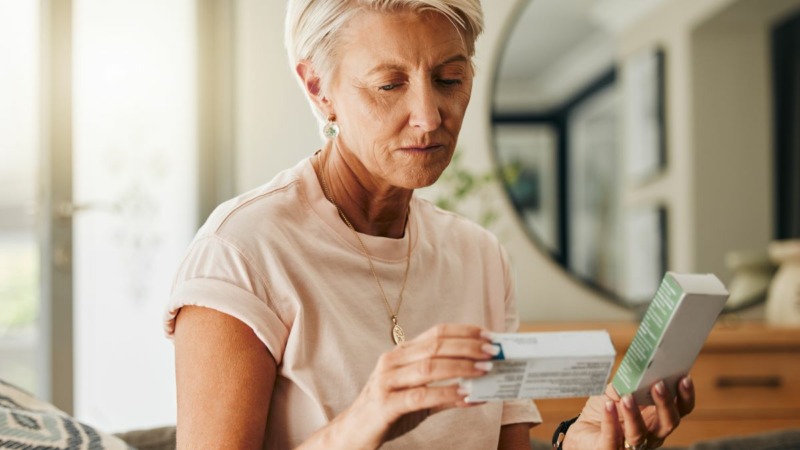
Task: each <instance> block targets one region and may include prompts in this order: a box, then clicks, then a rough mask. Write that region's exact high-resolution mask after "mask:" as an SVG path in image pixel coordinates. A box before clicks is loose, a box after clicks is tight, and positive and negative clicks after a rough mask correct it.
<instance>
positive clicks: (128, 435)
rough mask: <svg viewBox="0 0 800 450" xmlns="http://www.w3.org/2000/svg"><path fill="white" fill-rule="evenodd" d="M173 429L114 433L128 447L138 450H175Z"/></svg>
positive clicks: (162, 428)
mask: <svg viewBox="0 0 800 450" xmlns="http://www.w3.org/2000/svg"><path fill="white" fill-rule="evenodd" d="M175 431H176V430H175V427H170V426H167V427H158V428H148V429H144V430H133V431H126V432H124V433H116V434H114V436H117V437H119V438H120V439H122V440H123V441H125V442H127V443H128V445H132V446H134V447H136V448H138V449H139V450H175Z"/></svg>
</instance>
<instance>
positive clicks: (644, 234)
mask: <svg viewBox="0 0 800 450" xmlns="http://www.w3.org/2000/svg"><path fill="white" fill-rule="evenodd" d="M608 3H609V2H599V1H597V0H533V1H528V2H524V4H523V5H521V6H520V9H519V12H518V14H515V15H514V21H515V23H514V24H512V25H511V28H510V32H509V33H508V38H507V42H506V45H505V48H504V49H503V54H502V55H501V58H500V60H499V61H500V63H499V66H498V67H497V69H496V74H495V90H494V97H493V103H492V112H491V118H492V125H493V133H494V143H495V147H494V148H495V152H494V157H495V162H496V163H497V165H498V167H499V168H500V170H499V171H500V173H501V174H502V178H503V181H504V184H505V188H506V191H507V193H508V196H509V199H510V201H511V202H512V203H513V206H514V208H515V210H516V211H517V213H518V214H517V216H518V219H519V222H520V224H521V225H522V227H523V228H524V229H525V230H526V232H527V233H528V235H529V236H530V238H531V239H532V240H533V241H534V242H535V244H536V245H537V246H538V248H539V249H540V250H541V251H542V252H543V253H545V254H547V255H549V256H550V257H552V258H553V259H555V260H556V261H558V262H559V263H560V264H561V265H562V266H563V267H564V268H565V269H566V271H567V272H568V273H569V274H570V275H571V276H572V277H574V278H575V279H577V280H579V281H580V282H583V283H586V284H588V285H590V286H592V287H593V288H595V289H597V290H599V291H601V292H602V293H604V294H605V295H604V297H606V298H608V299H610V300H612V301H615V302H617V303H621V304H624V305H626V306H630V307H634V308H641V307H643V306H645V305H646V304H647V303H648V302H649V300H651V299H652V296H653V294H654V293H655V291H656V290H657V288H658V285H659V283H660V281H661V279H662V277H663V275H664V272H665V271H667V270H677V271H693V272H712V273H715V274H717V276H719V277H720V278H721V279H722V280H723V282H725V283H726V284H727V285H728V286H729V287H731V286H732V284H735V283H733V282H734V281H735V280H734V278H735V276H734V272H735V271H737V270H739V269H740V268H743V267H745V266H747V267H746V268H748V270H751V269H752V270H751V273H756V272H757V273H758V277H759V280H760V281H759V282H758V283H756V284H757V285H758V286H756V284H753V283H750V284H748V288H747V289H749V291H748V292H747V294H742V295H741V296H739V293H738V291H737V293H736V296H737V297H736V299H735V301H736V302H739V303H738V304H737V305H734V304H733V303H734V296H735V295H734V294H735V293H734V292H733V291H732V292H731V301H729V303H728V304H729V306H734V307H742V306H745V305H749V304H752V303H754V302H757V301H759V300H762V299H763V297H764V294H765V292H766V284H768V282H769V278H770V276H771V273H772V271H773V270H774V267H772V266H771V264H770V263H769V261H768V260H767V259H766V247H767V244H768V242H769V241H770V240H771V239H772V238H773V237H774V236H773V229H774V222H773V221H774V220H776V219H775V217H777V216H776V215H775V214H774V212H773V211H771V209H770V207H769V206H765V205H771V204H772V199H773V183H775V180H774V177H773V175H772V173H771V167H772V164H773V162H772V161H773V156H772V154H773V153H772V148H771V146H770V134H769V133H770V127H771V124H770V123H769V122H768V121H767V120H762V119H763V117H768V116H769V114H768V111H764V106H763V105H765V104H766V105H769V102H770V101H771V100H772V98H771V95H772V93H771V91H770V85H769V77H770V76H771V75H770V72H771V70H772V67H770V65H769V64H768V63H766V62H765V64H764V65H763V67H761V66H754V65H753V64H745V65H744V66H742V67H748V68H752V67H757V69H753V70H750V71H748V70H742V71H741V72H740V73H739V72H737V73H736V74H733V75H732V74H731V70H730V67H732V66H731V64H734V63H736V64H739V61H740V60H741V59H742V58H748V57H750V56H752V59H746V60H750V61H752V60H761V59H759V58H763V60H764V61H769V58H768V55H766V53H764V54H761V53H759V54H755V53H753V54H752V55H749V56H742V55H741V54H737V52H739V51H740V50H741V45H739V44H736V42H734V40H727V41H726V40H725V39H721V38H720V36H730V35H732V34H730V31H731V30H734V29H735V30H736V31H737V33H738V32H739V28H731V27H741V26H742V25H741V20H742V17H753V19H748V20H753V21H755V20H758V21H760V22H758V24H757V25H758V27H750V28H742V30H744V31H742V32H741V33H740V34H739V35H738V38H739V39H742V40H743V41H744V40H745V39H750V38H752V39H753V42H756V43H757V42H764V43H768V41H766V39H768V34H767V31H763V30H769V29H770V28H769V27H770V26H771V24H772V23H774V21H775V16H774V14H773V15H772V16H769V14H772V13H769V12H768V11H766V9H765V12H764V14H761V15H760V16H758V18H756V16H757V15H752V14H751V15H750V16H745V15H742V14H737V11H738V10H737V8H739V6H742V5H744V4H745V3H746V2H744V1H739V2H737V1H733V2H731V6H730V7H729V8H728V9H729V10H730V11H727V12H726V11H723V12H722V13H719V14H718V15H716V16H714V14H717V13H718V12H717V11H715V12H713V14H712V13H709V16H708V17H703V18H701V19H702V20H698V21H697V23H699V25H696V26H694V28H690V27H688V26H687V27H685V28H686V29H687V30H689V31H687V33H688V40H689V41H690V45H691V48H692V52H690V54H688V55H686V54H685V52H684V53H681V54H679V55H678V56H679V57H681V58H683V60H677V57H678V56H675V55H676V53H675V52H673V53H672V54H670V50H672V49H673V48H671V47H670V45H674V44H671V43H670V42H669V39H668V38H669V36H667V38H665V39H659V38H658V37H656V38H651V39H650V40H651V41H652V42H649V43H648V44H654V43H655V44H654V45H643V44H642V42H638V41H636V39H637V38H638V37H639V36H643V35H647V34H648V33H647V32H642V28H643V27H642V26H641V24H638V23H637V24H635V25H636V26H638V29H639V33H638V34H636V33H629V35H625V33H620V32H619V29H616V30H615V32H614V33H611V32H609V31H608V29H607V28H606V26H607V25H609V20H608V14H605V15H604V11H603V10H601V7H602V5H606V6H607V4H608ZM611 3H614V2H611ZM616 3H617V4H619V3H625V2H616ZM633 3H637V2H627V3H626V4H633ZM644 3H648V2H644ZM649 3H658V2H649ZM673 3H676V2H673ZM739 3H741V4H742V5H739ZM637 4H638V3H637ZM660 4H661V5H667V4H669V2H666V1H665V2H661V3H660ZM737 5H738V6H737ZM744 6H746V5H744ZM744 6H742V8H744ZM742 8H739V9H742ZM748 11H749V10H748ZM737 18H738V19H737ZM637 20H638V19H637ZM649 20H650V21H651V22H653V23H655V24H657V25H658V26H657V27H656V28H658V27H659V26H660V28H664V29H675V28H678V27H679V26H678V25H676V26H666V25H664V24H663V23H661V22H657V21H658V20H661V19H660V18H659V17H655V18H653V17H651V18H650V19H649ZM664 20H671V19H664ZM736 20H739V22H736ZM654 21H656V22H654ZM754 23H755V22H754ZM603 24H605V25H603ZM763 25H767V26H763ZM680 26H682V25H680ZM748 26H749V25H748ZM645 27H646V26H645ZM759 27H761V28H759ZM751 30H754V31H751ZM759 30H761V31H759ZM723 33H728V34H723ZM742 33H743V34H742ZM747 33H752V35H748V34H747ZM757 33H761V34H757ZM650 34H651V35H656V36H657V32H653V33H650ZM759 40H760V41H759ZM661 44H663V45H661ZM633 48H636V50H635V51H634V50H632V49H633ZM768 49H769V46H768V45H761V44H759V45H754V46H753V49H752V52H768V51H769V50H768ZM670 58H673V59H670ZM692 58H695V59H692ZM668 64H675V65H676V66H674V67H677V69H676V70H678V71H681V72H680V73H682V74H688V75H686V78H687V79H688V82H687V83H685V84H686V86H688V87H684V86H683V85H681V86H679V87H678V88H676V89H675V90H674V91H669V90H668V89H667V84H668V83H667V82H666V81H667V73H668V71H667V68H669V66H668ZM669 73H673V72H669ZM720 78H725V79H727V80H729V81H730V83H728V84H722V83H719V79H720ZM670 87H672V85H671V86H670ZM756 88H757V89H756ZM681 89H683V90H681ZM742 91H747V92H756V94H754V95H753V96H752V98H743V97H742V96H741V95H738V94H737V93H738V92H742ZM676 98H677V99H679V100H681V101H674V100H675V99H676ZM730 99H737V102H739V101H740V100H741V102H740V103H736V102H731V101H729V100H730ZM670 102H673V103H672V105H673V106H672V111H671V115H670V117H677V116H680V117H681V118H683V117H687V116H690V115H691V117H690V118H689V119H687V120H680V121H677V120H676V121H673V123H667V122H669V121H668V120H666V116H667V114H666V112H665V111H666V105H667V104H669V103H670ZM678 104H679V105H678ZM675 105H678V106H675ZM679 108H681V109H679ZM758 108H760V109H758ZM759 114H761V115H760V116H759ZM679 122H680V123H679ZM687 124H688V125H687ZM745 124H746V126H745ZM668 125H669V126H674V127H675V128H674V129H672V130H671V133H667V131H670V128H669V126H668ZM720 130H724V132H721V131H720ZM668 135H669V136H670V137H673V136H680V137H683V136H689V138H688V139H686V140H684V141H683V142H682V145H675V144H674V143H672V142H668V141H669V139H667V136H668ZM753 136H757V137H758V139H760V140H758V141H757V142H756V140H754V139H753ZM762 138H763V139H762ZM668 144H669V145H668ZM668 149H669V151H668ZM733 161H735V162H733ZM668 163H669V164H668ZM686 186H688V187H689V188H688V189H687V188H686ZM738 250H748V252H747V253H746V254H745V253H741V252H739V253H736V252H735V251H738ZM753 250H754V251H753ZM668 256H671V257H672V258H673V259H669V258H668ZM748 283H749V281H748ZM742 296H743V297H742ZM740 297H741V298H740ZM745 297H746V298H745Z"/></svg>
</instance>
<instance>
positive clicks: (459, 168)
mask: <svg viewBox="0 0 800 450" xmlns="http://www.w3.org/2000/svg"><path fill="white" fill-rule="evenodd" d="M497 179H498V174H497V173H496V172H495V171H493V170H490V171H486V172H482V173H475V172H473V171H471V170H469V169H467V168H466V167H464V162H463V159H462V154H461V153H460V152H456V153H455V154H454V155H453V159H452V160H451V161H450V165H449V166H448V167H447V169H445V171H444V173H442V176H441V177H439V181H437V182H436V187H437V189H436V194H437V195H436V196H435V197H434V199H433V202H434V204H435V205H436V206H438V207H440V208H442V209H446V210H448V211H453V212H455V213H458V214H460V215H462V216H465V217H468V218H470V219H472V220H474V221H475V222H477V223H479V224H480V225H481V226H483V227H484V228H489V227H491V226H492V225H493V224H494V223H495V222H496V221H497V219H498V218H499V214H498V212H497V210H496V209H495V208H494V206H493V201H492V199H490V198H489V196H490V195H491V193H490V192H488V191H487V189H486V188H487V187H488V186H489V185H490V184H491V183H493V182H495V181H496V180H497ZM473 201H474V202H473ZM475 202H477V204H475ZM469 206H473V207H472V208H469Z"/></svg>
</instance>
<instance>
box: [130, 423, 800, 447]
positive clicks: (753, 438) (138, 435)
mask: <svg viewBox="0 0 800 450" xmlns="http://www.w3.org/2000/svg"><path fill="white" fill-rule="evenodd" d="M117 436H118V437H120V438H121V439H123V440H125V441H126V442H127V443H128V444H129V445H131V446H132V447H135V448H137V449H139V450H172V449H174V448H175V427H163V428H155V429H152V430H139V431H131V432H128V433H121V434H118V435H117ZM667 444H669V440H667ZM552 448H553V447H552V446H551V445H550V443H547V442H542V441H536V440H534V441H531V450H552ZM664 449H665V450H800V428H796V429H787V430H782V431H773V432H768V433H761V434H756V435H750V436H740V437H732V438H725V439H717V440H713V441H705V442H697V443H695V444H693V445H691V446H689V447H669V446H668V445H667V446H665V447H664Z"/></svg>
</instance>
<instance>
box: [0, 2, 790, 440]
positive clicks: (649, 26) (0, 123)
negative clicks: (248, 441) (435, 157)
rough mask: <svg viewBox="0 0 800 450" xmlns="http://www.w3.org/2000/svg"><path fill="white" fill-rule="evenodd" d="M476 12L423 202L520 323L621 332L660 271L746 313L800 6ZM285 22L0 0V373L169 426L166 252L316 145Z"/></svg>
mask: <svg viewBox="0 0 800 450" xmlns="http://www.w3.org/2000/svg"><path fill="white" fill-rule="evenodd" d="M483 3H484V9H485V13H486V24H487V31H486V34H485V35H484V36H483V37H482V38H481V40H479V46H478V54H477V58H476V64H477V67H478V75H477V79H476V83H475V88H474V92H473V99H472V104H471V106H470V110H469V113H468V115H467V118H466V119H465V124H464V128H463V131H462V135H461V139H460V143H459V158H458V160H457V164H454V166H453V167H452V170H450V171H449V172H448V173H447V176H445V177H444V178H443V180H442V181H441V183H439V184H438V185H437V186H434V187H433V188H431V189H428V190H426V191H425V192H422V193H421V194H422V195H424V196H428V197H429V198H431V199H434V200H436V201H438V202H442V204H444V205H446V206H448V207H450V208H451V209H456V210H459V211H460V212H462V213H464V214H465V215H467V216H470V217H472V218H474V219H475V220H477V221H479V222H481V223H484V224H485V225H487V226H489V227H490V229H491V230H492V231H495V232H496V233H497V234H498V236H499V237H500V239H501V240H502V242H503V243H504V244H505V245H506V247H507V248H508V250H509V253H510V255H511V257H512V259H513V261H514V266H515V270H516V274H517V282H518V283H517V284H518V287H517V290H518V303H519V310H520V315H521V319H522V320H523V321H525V322H532V321H537V322H542V321H544V322H565V321H567V322H572V321H587V320H604V321H631V320H635V319H636V318H637V317H638V315H639V314H640V312H641V310H642V308H643V307H644V306H646V304H647V302H648V301H649V299H650V297H651V296H652V293H653V292H654V291H655V289H656V287H657V284H658V282H659V281H660V279H661V276H662V275H663V272H664V271H665V270H677V271H684V272H713V273H716V274H717V275H718V276H719V277H720V278H722V279H723V281H724V282H725V283H726V284H727V285H728V286H729V287H731V288H733V286H734V285H736V283H737V281H736V280H737V274H739V275H738V276H739V278H738V280H743V279H746V281H748V282H747V283H744V284H742V286H744V287H743V288H741V289H738V290H736V292H735V294H736V295H733V294H734V290H733V289H731V290H732V298H731V300H732V302H731V304H730V311H729V312H730V314H735V315H736V317H740V318H744V319H752V320H762V319H764V318H765V314H766V313H765V303H764V300H765V299H766V297H767V286H768V284H769V283H770V281H771V277H772V275H773V273H774V272H775V270H776V267H777V265H778V263H776V262H775V261H774V260H771V259H770V258H769V255H768V253H767V248H768V245H769V244H770V242H772V241H775V240H786V239H791V238H798V237H800V211H799V208H800V206H798V205H800V182H799V181H798V179H799V178H800V149H799V147H798V143H799V142H800V138H798V134H797V130H798V126H797V123H798V120H800V118H799V117H798V107H799V106H800V101H798V99H800V95H799V94H798V93H799V92H800V90H798V80H800V63H798V55H800V44H798V36H800V32H798V21H799V19H798V18H799V17H800V2H799V1H794V0H569V1H567V0H532V1H527V0H492V1H485V2H483ZM284 8H285V1H273V0H229V1H226V0H136V1H133V0H0V379H4V380H6V381H9V382H12V383H15V384H18V385H20V386H22V387H24V388H26V389H28V390H30V391H32V392H34V393H36V394H37V395H40V396H42V397H44V398H46V399H50V400H52V401H53V402H54V403H55V404H56V405H57V406H59V407H61V408H62V409H64V410H66V411H68V412H72V413H74V414H75V415H76V416H77V417H78V418H79V419H81V420H83V421H85V422H87V423H89V424H92V425H94V426H97V427H98V428H100V429H103V430H107V431H121V430H129V429H133V428H144V427H151V426H157V425H164V424H171V423H174V421H175V389H174V374H173V361H172V358H173V354H172V345H171V344H170V342H169V341H167V340H166V339H165V338H164V335H163V325H162V322H161V315H162V313H163V307H164V305H165V303H166V300H167V298H168V296H169V292H170V286H171V281H172V277H173V274H174V272H175V270H176V269H177V266H178V265H179V264H180V261H181V258H182V256H183V253H184V251H185V249H186V247H187V245H188V243H189V242H190V240H191V239H192V237H193V235H194V233H195V232H196V230H197V228H198V227H199V226H200V225H201V224H202V222H203V221H204V220H205V217H207V215H208V214H209V213H210V211H211V210H212V209H213V208H214V206H215V205H217V204H218V203H220V202H222V201H224V200H226V199H228V198H230V197H232V196H234V195H236V194H238V193H242V192H244V191H246V190H248V189H251V188H254V187H256V186H258V185H260V184H262V183H264V182H266V181H268V180H269V179H270V178H271V177H272V176H274V175H275V174H276V173H278V172H279V171H281V170H283V169H285V168H288V167H291V166H293V165H294V164H295V163H296V162H297V161H299V160H300V159H301V158H304V157H306V156H309V155H311V154H312V153H313V152H314V151H315V150H316V149H317V148H319V146H320V137H319V136H320V135H319V132H318V130H317V124H316V122H315V120H314V118H313V116H312V114H311V112H310V110H309V107H308V105H307V102H306V101H305V99H304V98H303V96H302V93H301V91H300V89H299V88H298V86H297V83H296V82H295V81H294V79H293V75H292V72H291V70H290V68H289V67H288V64H287V62H286V56H285V51H284V48H283V15H284ZM465 180H466V181H465ZM741 274H744V275H741ZM742 277H744V278H742ZM740 284H741V282H740ZM737 286H738V285H737ZM798 292H800V291H798ZM798 308H800V307H798ZM798 314H800V313H798Z"/></svg>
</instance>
